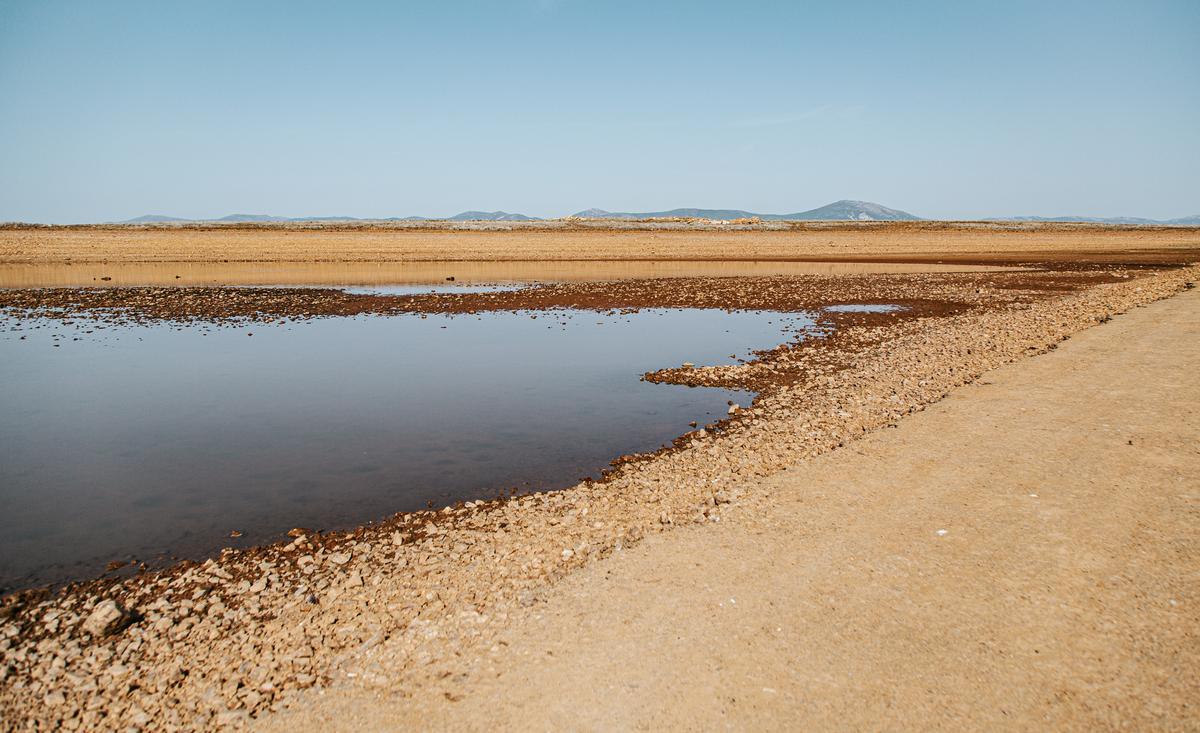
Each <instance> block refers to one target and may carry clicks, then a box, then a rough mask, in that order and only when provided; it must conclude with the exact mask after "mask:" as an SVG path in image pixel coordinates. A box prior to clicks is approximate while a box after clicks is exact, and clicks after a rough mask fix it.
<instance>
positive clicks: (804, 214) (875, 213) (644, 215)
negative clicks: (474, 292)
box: [120, 199, 1200, 226]
mask: <svg viewBox="0 0 1200 733" xmlns="http://www.w3.org/2000/svg"><path fill="white" fill-rule="evenodd" d="M571 218H580V219H653V218H695V219H714V220H732V219H749V218H758V219H761V220H763V221H920V220H921V217H919V216H915V215H913V214H910V213H908V212H907V211H901V210H899V209H890V208H888V207H886V206H881V205H880V204H876V203H872V202H870V201H852V200H849V199H843V200H841V201H835V202H833V203H832V204H827V205H825V206H821V207H819V208H816V209H809V210H808V211H800V212H796V213H794V214H756V213H754V212H751V211H743V210H742V209H670V210H669V211H643V212H629V211H605V210H604V209H584V210H583V211H579V212H576V213H575V214H572V215H571ZM305 221H542V220H541V219H539V218H538V217H536V216H526V215H525V214H516V213H510V212H507V211H464V212H462V213H460V214H455V215H454V216H448V217H428V216H405V217H398V216H393V217H388V218H382V219H363V218H359V217H353V216H297V217H286V216H271V215H269V214H230V215H229V216H223V217H221V218H219V219H183V218H179V217H174V216H163V215H161V214H147V215H145V216H139V217H137V218H136V219H128V220H126V221H123V222H120V223H122V224H169V223H193V222H200V223H259V222H305ZM983 221H1030V222H1086V223H1092V224H1129V225H1138V224H1143V225H1159V226H1162V225H1167V226H1200V214H1196V215H1193V216H1183V217H1179V218H1177V219H1143V218H1139V217H1131V216H1116V217H1092V216H1007V217H995V218H989V219H984V220H983Z"/></svg>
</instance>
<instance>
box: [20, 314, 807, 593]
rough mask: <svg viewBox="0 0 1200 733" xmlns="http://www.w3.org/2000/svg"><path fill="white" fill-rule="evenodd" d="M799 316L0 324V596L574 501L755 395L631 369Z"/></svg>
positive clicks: (778, 331) (700, 358)
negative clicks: (294, 535)
mask: <svg viewBox="0 0 1200 733" xmlns="http://www.w3.org/2000/svg"><path fill="white" fill-rule="evenodd" d="M531 316H537V317H536V318H531ZM810 323H811V321H809V320H807V319H805V318H802V317H787V316H781V315H780V314H778V313H749V312H741V313H725V312H722V311H716V310H648V311H642V312H640V313H636V314H630V315H613V316H604V315H599V314H597V313H593V312H587V311H554V312H539V313H528V312H525V313H511V312H510V313H492V314H485V315H469V316H468V315H460V316H429V317H427V318H420V317H417V316H411V315H407V316H394V317H382V316H368V317H357V318H328V319H317V320H314V321H310V322H304V323H293V324H289V325H286V326H279V325H264V324H253V325H245V326H241V327H236V328H233V327H216V326H212V325H195V326H178V325H174V326H173V325H168V324H160V325H155V326H128V327H125V326H122V327H113V326H109V327H106V328H99V327H98V326H97V324H95V323H93V322H89V321H84V320H78V321H76V322H74V323H73V324H70V325H63V324H61V323H56V322H50V321H17V320H14V319H11V318H8V319H0V385H2V390H0V586H2V587H6V588H13V587H21V586H25V585H31V584H35V583H41V582H48V581H61V580H66V579H70V578H84V577H90V576H94V575H95V574H97V573H99V572H100V571H102V570H103V567H104V564H105V563H106V562H108V561H110V560H114V559H128V558H130V557H136V558H138V559H143V560H153V559H154V558H155V557H158V556H161V555H163V554H164V553H166V554H172V555H180V556H188V557H198V556H202V555H204V554H207V553H212V552H214V551H216V550H218V549H219V548H221V547H224V546H230V545H245V544H252V543H258V542H264V541H270V540H273V539H276V538H278V537H280V536H281V535H282V533H284V532H286V531H287V530H288V529H290V528H292V527H295V526H303V527H310V528H320V529H330V528H339V527H348V526H353V525H356V524H359V523H362V522H365V521H369V520H372V519H375V518H379V517H382V516H386V515H388V514H390V513H392V512H396V511H401V510H410V509H416V508H423V507H424V506H426V503H427V502H433V504H434V505H437V506H441V505H445V504H448V503H453V502H454V501H457V500H460V499H472V498H479V497H484V496H495V495H496V494H497V493H499V492H502V491H506V490H508V489H511V488H512V487H520V488H521V489H522V490H535V489H550V488H556V487H563V486H568V485H571V484H573V483H575V482H576V481H577V480H578V479H579V478H581V477H583V476H588V475H590V476H593V477H595V476H598V475H599V472H600V470H601V469H603V468H605V467H606V466H607V465H608V462H609V461H610V460H611V459H613V458H615V457H617V456H619V455H622V454H625V453H630V452H641V451H646V450H653V449H655V448H658V447H659V446H660V445H662V444H664V443H669V442H670V440H671V439H672V438H674V437H675V436H677V435H680V434H682V433H684V432H686V431H687V430H689V427H688V423H689V421H692V420H696V421H699V422H701V423H704V422H712V421H715V420H717V419H719V418H721V417H723V416H724V414H725V411H726V401H727V400H734V401H736V402H739V403H741V404H743V405H745V404H747V402H748V400H749V398H750V397H751V395H748V394H745V393H735V392H728V391H724V390H717V389H689V388H686V387H680V386H673V385H656V384H650V383H646V382H642V381H640V376H641V374H643V373H644V372H646V371H651V370H655V369H659V368H662V367H669V366H675V365H679V364H681V363H682V362H684V361H691V362H694V363H696V364H698V365H702V364H708V363H714V364H715V363H730V362H731V358H730V355H731V354H734V355H736V356H739V357H748V356H749V351H750V349H759V348H769V347H773V346H775V345H777V344H779V343H782V342H784V341H788V340H792V339H794V338H796V337H797V336H796V332H795V330H796V329H803V328H804V327H805V326H807V325H809V324H810ZM12 329H19V330H12ZM89 331H90V333H89ZM248 334H253V335H252V336H251V335H248ZM22 336H24V337H25V338H24V339H23V340H22V339H21V337H22ZM75 339H78V340H75ZM232 530H238V531H241V532H243V533H244V537H242V538H241V539H238V540H233V539H229V534H230V532H231V531H232Z"/></svg>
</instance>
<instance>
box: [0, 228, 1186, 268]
mask: <svg viewBox="0 0 1200 733" xmlns="http://www.w3.org/2000/svg"><path fill="white" fill-rule="evenodd" d="M548 224H549V223H547V222H535V223H532V224H529V225H521V224H517V223H512V224H505V225H503V226H492V227H489V228H488V229H486V230H463V229H461V228H459V229H450V228H440V229H439V228H436V227H433V226H421V227H417V228H395V227H386V226H379V227H372V226H364V227H357V228H352V229H347V228H344V227H338V226H326V227H315V228H298V227H294V226H264V227H217V228H212V227H208V228H204V227H193V228H180V227H25V228H20V227H15V228H14V227H8V228H0V263H5V264H19V263H53V264H61V263H64V262H73V263H76V264H79V263H94V262H109V263H119V262H126V263H132V262H222V261H229V262H403V261H431V260H432V261H496V260H501V261H502V260H524V261H562V260H712V259H716V260H756V259H757V260H789V259H797V260H806V259H809V260H838V259H844V260H856V259H868V260H870V259H883V260H891V261H905V260H917V261H928V260H930V259H935V260H936V259H947V260H965V261H973V260H980V259H982V260H986V261H988V262H1025V261H1031V260H1045V259H1059V258H1066V259H1070V260H1079V259H1090V260H1093V261H1098V260H1106V261H1121V262H1132V261H1150V262H1161V261H1176V260H1178V259H1180V257H1181V256H1183V255H1187V257H1186V258H1188V259H1196V256H1197V254H1200V229H1198V228H1195V227H1110V226H1088V225H1063V224H1019V225H1018V224H1013V225H1009V226H999V225H989V224H982V223H973V224H965V223H964V224H954V223H941V222H910V223H897V222H891V223H883V222H875V223H848V222H841V223H835V222H825V223H811V224H796V225H794V226H790V227H788V228H786V229H782V230H775V229H751V230H746V231H722V230H719V228H715V227H712V226H707V227H706V228H696V226H689V227H688V228H685V229H654V228H641V229H632V230H631V229H624V228H622V229H612V228H608V229H580V228H570V227H566V226H565V225H564V226H555V227H548V226H547V225H548Z"/></svg>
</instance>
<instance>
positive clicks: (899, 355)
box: [0, 267, 1197, 727]
mask: <svg viewBox="0 0 1200 733" xmlns="http://www.w3.org/2000/svg"><path fill="white" fill-rule="evenodd" d="M1196 275H1197V268H1195V267H1192V268H1188V269H1174V270H1164V271H1159V272H1156V273H1153V274H1139V275H1136V276H1134V277H1133V278H1132V279H1130V280H1127V281H1122V282H1114V283H1108V284H1093V285H1092V286H1091V287H1087V288H1086V289H1083V290H1079V291H1075V292H1071V293H1067V294H1063V293H1061V292H1059V293H1053V292H1051V293H1049V294H1048V295H1046V297H1044V298H1035V299H1031V300H1030V301H1027V302H1021V297H1017V298H1015V299H1013V300H1012V301H1010V302H1009V303H1008V304H1007V305H1005V306H1003V307H1000V308H997V309H993V310H983V311H982V312H979V311H974V310H967V311H964V312H960V313H956V314H953V315H946V316H942V317H938V318H914V319H912V320H908V321H904V322H901V323H895V322H889V323H888V325H887V326H886V327H879V326H872V325H871V324H870V323H869V322H868V321H861V322H858V323H855V322H852V321H851V322H847V323H846V325H845V326H844V327H843V328H842V329H839V330H838V331H835V332H834V334H833V335H832V336H831V337H830V338H828V339H824V340H822V341H821V346H820V348H808V349H796V350H787V351H785V352H783V353H780V354H776V355H774V356H772V357H769V358H768V359H767V360H765V361H755V362H751V363H750V364H746V365H739V366H727V367H715V368H710V369H718V370H721V371H718V372H707V371H706V370H688V372H689V375H692V376H700V377H702V378H710V379H713V380H715V381H720V382H723V383H728V382H730V381H742V382H745V381H747V380H749V379H751V378H752V375H755V374H757V376H755V377H754V378H757V379H762V380H767V381H768V382H769V383H771V384H772V385H773V386H772V387H771V389H769V390H767V392H766V393H765V394H764V393H763V392H760V398H759V399H758V400H756V402H755V405H754V407H752V408H751V409H749V410H744V411H742V412H741V414H739V415H737V416H736V420H735V425H736V428H735V429H733V430H729V431H722V432H720V433H719V434H716V435H713V434H710V433H708V432H705V433H704V434H703V435H697V434H690V435H689V436H684V444H683V445H682V446H680V445H677V446H676V449H675V450H673V451H669V452H666V453H663V454H662V455H655V456H651V457H650V458H649V459H638V458H635V459H634V460H632V461H626V462H623V463H621V464H620V465H618V466H617V467H616V469H615V470H614V472H613V473H612V474H611V475H610V476H609V477H608V478H607V479H606V480H605V481H603V482H588V483H584V484H580V485H578V486H576V487H573V488H570V489H565V490H562V491H559V492H553V493H548V494H534V495H529V496H523V497H519V498H516V499H511V500H507V501H504V502H495V503H489V502H484V503H482V504H478V503H474V502H473V503H472V504H471V505H464V506H462V507H458V508H453V507H451V508H447V509H443V510H439V511H432V512H421V513H415V514H411V515H405V516H404V517H399V518H395V519H394V520H392V521H389V522H382V523H378V524H372V525H366V526H364V527H361V528H359V529H358V530H356V531H355V532H352V533H337V534H336V535H332V536H331V535H325V536H315V535H312V534H306V535H304V536H302V537H297V538H296V539H294V540H293V541H292V543H290V544H289V545H287V546H284V547H280V546H267V547H264V548H259V550H261V551H254V552H246V551H235V552H232V553H227V554H225V555H223V556H222V557H221V559H220V560H209V561H208V562H206V563H196V564H191V565H189V566H187V567H178V568H174V569H172V570H170V571H165V572H159V573H147V574H146V575H145V576H140V577H139V578H135V579H133V580H131V581H117V582H112V583H109V582H107V581H101V585H100V586H82V587H78V588H75V589H74V590H72V591H71V592H69V593H67V594H65V596H60V597H58V598H50V597H38V595H37V594H36V593H35V594H26V595H24V596H21V597H17V596H13V597H9V598H6V599H5V604H4V607H3V612H2V613H0V617H2V618H3V619H4V620H3V622H0V639H2V640H0V651H2V652H3V654H4V660H5V665H4V666H3V667H0V669H3V670H4V678H3V679H0V685H2V688H0V710H3V711H4V712H5V717H6V718H11V719H18V718H19V719H31V718H34V717H37V718H41V719H43V720H45V721H46V722H50V721H51V720H52V719H57V720H59V722H60V723H61V724H63V725H64V726H68V725H70V723H68V721H75V725H83V726H84V727H88V726H94V725H97V724H99V719H98V718H96V715H97V713H96V710H97V709H98V708H99V707H101V706H93V705H92V704H91V703H92V702H95V701H97V700H103V701H104V704H103V706H107V707H108V708H109V709H110V711H111V714H112V716H113V717H112V718H110V720H116V721H123V722H128V723H132V724H135V725H136V724H143V725H144V724H145V721H148V720H154V721H159V722H164V721H165V722H166V723H167V724H170V725H178V726H181V727H191V726H193V725H194V726H195V727H210V726H214V725H218V724H239V723H240V722H244V720H245V717H246V716H247V715H249V714H251V713H258V712H260V711H264V710H267V709H271V708H278V707H279V706H280V705H282V704H283V703H284V701H285V700H286V699H288V697H289V695H290V694H291V693H288V692H287V691H288V690H296V689H302V688H306V687H309V686H311V685H313V684H317V683H320V682H322V681H323V680H327V679H330V678H331V675H333V674H335V673H336V672H337V669H338V665H339V662H338V659H339V656H338V655H341V654H355V653H361V652H362V651H364V650H365V649H366V648H370V647H371V646H374V645H375V644H378V643H381V642H382V641H383V640H385V639H391V643H393V644H399V645H401V646H402V647H403V646H404V645H406V644H407V645H410V647H411V648H410V652H411V654H410V657H411V659H412V660H413V669H412V670H411V671H410V675H411V677H412V679H413V680H416V681H418V682H419V680H420V679H423V677H422V675H424V674H425V673H428V672H430V671H431V670H430V669H428V668H429V666H430V664H433V662H430V663H420V662H421V658H420V654H421V652H422V650H423V649H424V648H423V647H422V644H423V643H424V642H427V641H430V639H441V640H444V641H446V643H447V644H449V645H450V647H453V644H452V643H451V642H450V641H448V640H452V639H460V640H467V639H474V638H476V637H478V636H479V635H481V634H486V633H488V631H489V628H490V626H489V625H490V624H491V621H489V620H488V619H492V620H501V619H502V617H503V615H504V614H505V613H506V610H505V609H512V608H514V607H518V606H521V605H528V604H530V603H534V602H536V598H537V594H538V592H539V591H540V589H542V588H545V587H546V586H547V585H548V584H551V583H553V582H554V581H556V580H557V579H558V578H561V577H562V576H563V575H564V574H565V573H567V572H569V571H570V570H571V569H573V568H575V567H578V566H579V565H581V564H584V563H585V562H587V561H588V560H589V559H591V558H597V557H601V556H604V555H607V554H609V553H611V552H612V551H613V550H614V549H617V548H620V547H623V546H627V545H629V544H631V543H634V542H637V541H638V540H639V539H640V538H641V537H642V536H644V534H646V533H647V532H653V531H661V530H664V529H667V528H669V527H670V526H672V525H674V524H680V523H690V522H708V521H716V520H719V517H720V516H721V513H722V508H723V507H724V505H725V504H727V503H730V502H736V501H738V496H739V492H740V489H739V486H738V484H739V483H740V482H741V481H743V480H746V479H749V478H750V477H755V476H763V475H767V474H769V473H771V472H773V471H775V470H778V469H780V468H784V467H786V466H787V465H789V464H790V463H793V462H795V461H797V460H803V459H804V458H808V457H812V456H815V455H818V454H820V453H824V452H827V451H829V450H832V449H833V448H835V447H837V446H838V445H839V444H844V443H846V442H847V441H849V440H852V439H853V438H854V437H856V436H858V435H862V434H864V433H865V432H868V431H869V430H874V429H877V428H879V427H882V426H885V425H888V424H891V423H893V422H894V421H895V420H898V419H900V417H902V416H903V415H904V414H907V413H909V412H913V411H917V410H920V409H922V408H923V406H924V405H927V404H930V403H932V402H935V401H937V400H938V399H940V398H941V397H942V396H943V395H944V394H946V393H947V392H948V391H949V390H950V389H953V388H954V387H955V386H957V385H959V384H963V383H966V382H969V381H972V380H973V379H975V378H977V377H978V375H979V374H982V373H984V372H985V371H987V370H988V369H990V368H992V367H994V366H997V365H999V364H1002V363H1007V362H1010V361H1014V360H1017V359H1020V358H1021V357H1022V356H1024V355H1027V354H1032V353H1040V352H1041V351H1044V350H1047V349H1050V348H1053V347H1054V344H1055V343H1057V342H1058V341H1060V340H1062V339H1063V338H1066V337H1068V336H1069V335H1070V334H1071V333H1074V332H1075V331H1077V330H1080V329H1082V328H1086V327H1087V326H1089V325H1094V324H1095V323H1098V322H1102V321H1103V320H1104V318H1105V317H1107V316H1109V315H1111V314H1113V313H1115V312H1121V311H1122V310H1126V309H1128V308H1130V307H1135V306H1136V305H1138V304H1141V303H1144V302H1150V301H1152V300H1156V299H1159V298H1161V297H1168V296H1169V295H1171V294H1172V293H1174V292H1177V291H1178V290H1180V289H1182V288H1183V287H1184V286H1185V284H1186V283H1188V282H1192V281H1194V280H1195V278H1196ZM943 277H944V276H943ZM873 279H874V278H873ZM875 280H876V282H877V279H875ZM476 295H484V294H476ZM487 295H500V294H487ZM454 297H456V298H465V297H468V296H465V295H460V296H454ZM1025 297H1028V296H1027V294H1026V295H1025ZM846 315H853V316H854V317H856V318H857V317H861V316H862V314H846ZM781 367H786V368H784V369H783V371H784V372H786V373H787V377H786V378H785V379H781V378H780V377H779V374H778V373H779V372H780V370H781ZM689 375H672V374H666V375H663V376H664V378H671V379H675V378H684V377H686V376H689ZM888 391H890V392H891V394H890V395H887V394H886V393H887V392H888ZM701 479H702V480H701ZM102 598H103V599H105V601H109V600H111V601H113V602H115V603H116V604H117V605H118V606H119V608H118V609H117V611H116V615H115V616H114V617H113V624H114V625H115V626H118V627H119V626H122V625H124V628H123V629H122V630H121V631H120V633H118V634H115V635H111V636H104V637H103V638H101V639H93V638H92V635H91V634H89V633H87V632H84V631H83V630H82V627H83V626H84V625H87V621H88V620H89V618H90V619H93V620H94V619H95V618H96V615H97V613H99V611H97V609H102V610H103V609H108V610H109V611H110V612H111V611H112V610H113V609H112V608H111V607H110V605H109V604H108V603H107V602H105V603H102V602H101V599H102ZM313 599H315V602H313ZM120 609H127V610H129V611H133V612H136V614H137V616H134V615H126V614H123V613H121V611H120ZM110 615H111V613H110ZM481 619H483V620H481ZM96 623H99V621H96ZM96 623H93V624H92V627H93V628H96ZM248 628H249V629H254V633H249V632H248V631H247V629H248ZM431 630H436V634H434V635H433V636H432V637H430V636H429V632H430V631H431ZM491 631H494V628H492V629H491ZM306 651H307V653H305V652H306ZM449 651H451V649H449V648H447V649H442V652H449ZM113 655H115V656H116V658H119V659H121V662H120V663H119V664H116V665H113V664H112V659H113ZM247 659H255V660H262V659H269V660H270V661H269V663H268V664H262V665H257V666H255V665H251V668H249V669H242V667H243V666H244V664H243V663H242V661H241V660H247ZM56 660H57V661H56ZM181 660H182V661H181ZM184 664H187V665H190V666H188V667H187V669H186V671H181V670H182V669H183V665H184ZM435 666H436V665H435ZM55 670H57V671H55ZM76 670H78V672H79V673H80V675H81V676H79V677H78V680H79V682H78V684H75V683H71V686H62V688H63V690H64V691H63V692H56V691H47V690H48V689H51V688H48V687H47V683H48V682H49V683H54V682H56V681H64V680H66V681H69V680H67V679H66V675H72V674H75V673H76ZM131 675H133V677H136V678H137V679H138V680H139V683H138V688H137V689H138V690H139V692H138V694H136V695H128V694H114V693H115V692H116V691H117V690H120V689H125V687H123V686H127V685H128V680H129V679H132V678H133V677H131ZM89 685H92V687H91V688H90V689H89V687H88V686H89ZM59 687H60V686H59V685H53V689H55V690H57V689H58V688H59ZM39 695H40V698H39V697H38V696H39ZM60 698H61V699H60ZM172 700H173V701H174V702H171V701H172ZM35 701H40V703H42V704H41V705H35V706H34V708H30V707H28V705H30V704H31V703H34V702H35ZM89 701H91V702H89ZM43 716H49V717H43ZM89 716H90V717H89ZM139 721H142V722H141V723H139Z"/></svg>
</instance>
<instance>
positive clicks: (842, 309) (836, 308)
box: [825, 303, 905, 313]
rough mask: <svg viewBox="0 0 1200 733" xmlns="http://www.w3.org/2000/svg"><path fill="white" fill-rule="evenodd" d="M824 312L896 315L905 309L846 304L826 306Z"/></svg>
mask: <svg viewBox="0 0 1200 733" xmlns="http://www.w3.org/2000/svg"><path fill="white" fill-rule="evenodd" d="M825 310H826V311H827V312H829V313H897V312H899V311H902V310H905V308H904V306H902V305H892V304H887V303H847V304H845V305H830V306H826V307H825Z"/></svg>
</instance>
